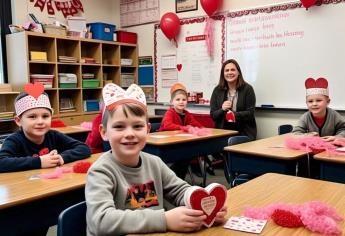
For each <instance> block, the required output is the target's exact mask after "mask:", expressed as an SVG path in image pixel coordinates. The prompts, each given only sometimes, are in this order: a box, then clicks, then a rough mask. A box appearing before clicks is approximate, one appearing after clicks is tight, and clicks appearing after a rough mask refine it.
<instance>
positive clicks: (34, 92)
mask: <svg viewBox="0 0 345 236" xmlns="http://www.w3.org/2000/svg"><path fill="white" fill-rule="evenodd" d="M24 90H25V92H27V93H28V94H29V95H31V96H33V97H34V98H36V99H37V98H38V97H39V96H40V95H41V94H42V93H43V91H44V86H43V84H41V83H38V82H35V83H34V84H31V83H27V84H26V85H25V86H24Z"/></svg>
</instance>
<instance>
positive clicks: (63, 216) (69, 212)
mask: <svg viewBox="0 0 345 236" xmlns="http://www.w3.org/2000/svg"><path fill="white" fill-rule="evenodd" d="M85 235H86V202H85V201H84V202H80V203H77V204H75V205H73V206H70V207H68V208H67V209H65V210H63V211H62V212H61V213H60V215H59V219H58V226H57V236H85Z"/></svg>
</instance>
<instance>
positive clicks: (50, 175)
mask: <svg viewBox="0 0 345 236" xmlns="http://www.w3.org/2000/svg"><path fill="white" fill-rule="evenodd" d="M71 172H72V168H71V167H56V168H55V170H54V171H53V172H50V173H46V174H41V175H39V176H40V178H41V179H59V178H61V177H62V174H64V173H71Z"/></svg>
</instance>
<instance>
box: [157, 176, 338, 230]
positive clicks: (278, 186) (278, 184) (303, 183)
mask: <svg viewBox="0 0 345 236" xmlns="http://www.w3.org/2000/svg"><path fill="white" fill-rule="evenodd" d="M308 201H321V202H324V203H326V204H329V205H330V206H332V207H334V208H336V210H337V212H338V213H339V214H340V215H342V216H343V217H344V216H345V204H344V202H345V184H337V183H331V182H326V181H321V180H312V179H306V178H300V177H295V176H288V175H281V174H273V173H269V174H265V175H262V176H260V177H258V178H256V179H254V180H251V181H249V182H247V183H244V184H241V185H239V186H237V187H235V188H232V189H230V190H229V191H228V199H227V202H226V204H227V206H228V215H227V218H230V217H231V216H240V215H241V213H242V212H243V210H244V209H245V207H264V206H267V205H269V204H272V203H278V202H281V203H297V204H301V203H305V202H308ZM338 225H339V226H340V228H342V229H345V221H342V222H340V223H339V224H338ZM194 234H196V235H202V236H206V235H238V236H240V235H255V234H250V233H244V232H240V231H234V230H229V229H224V228H223V227H222V226H217V227H211V228H209V229H206V228H205V229H203V230H201V231H199V232H196V233H193V235H194ZM151 235H165V236H166V235H181V234H178V233H171V232H169V233H166V234H151ZM260 235H265V236H276V235H315V236H316V235H320V234H316V233H314V234H313V233H312V232H311V231H309V230H307V229H305V228H304V227H299V228H294V229H290V228H285V227H281V226H278V225H276V224H275V223H273V222H272V221H271V220H269V221H268V222H267V224H266V226H265V228H264V229H263V231H262V232H261V234H260Z"/></svg>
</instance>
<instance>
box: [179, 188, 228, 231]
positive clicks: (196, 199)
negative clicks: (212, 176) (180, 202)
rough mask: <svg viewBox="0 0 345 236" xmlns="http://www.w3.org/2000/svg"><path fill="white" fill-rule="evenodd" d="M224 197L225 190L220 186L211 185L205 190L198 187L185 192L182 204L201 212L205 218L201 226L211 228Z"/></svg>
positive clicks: (222, 204) (225, 194)
mask: <svg viewBox="0 0 345 236" xmlns="http://www.w3.org/2000/svg"><path fill="white" fill-rule="evenodd" d="M226 196H227V191H226V188H225V187H224V186H223V185H221V184H217V183H213V184H210V185H208V186H207V187H206V188H202V187H199V186H192V187H190V188H189V189H188V190H187V191H186V192H185V195H184V202H185V204H186V206H187V207H189V208H192V209H195V210H202V211H203V212H204V213H205V215H206V216H207V218H206V219H205V220H204V223H203V224H204V225H205V226H206V227H211V226H212V225H213V223H214V220H215V219H216V215H217V213H218V212H219V211H220V210H221V209H222V207H223V206H224V203H225V200H226Z"/></svg>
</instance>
